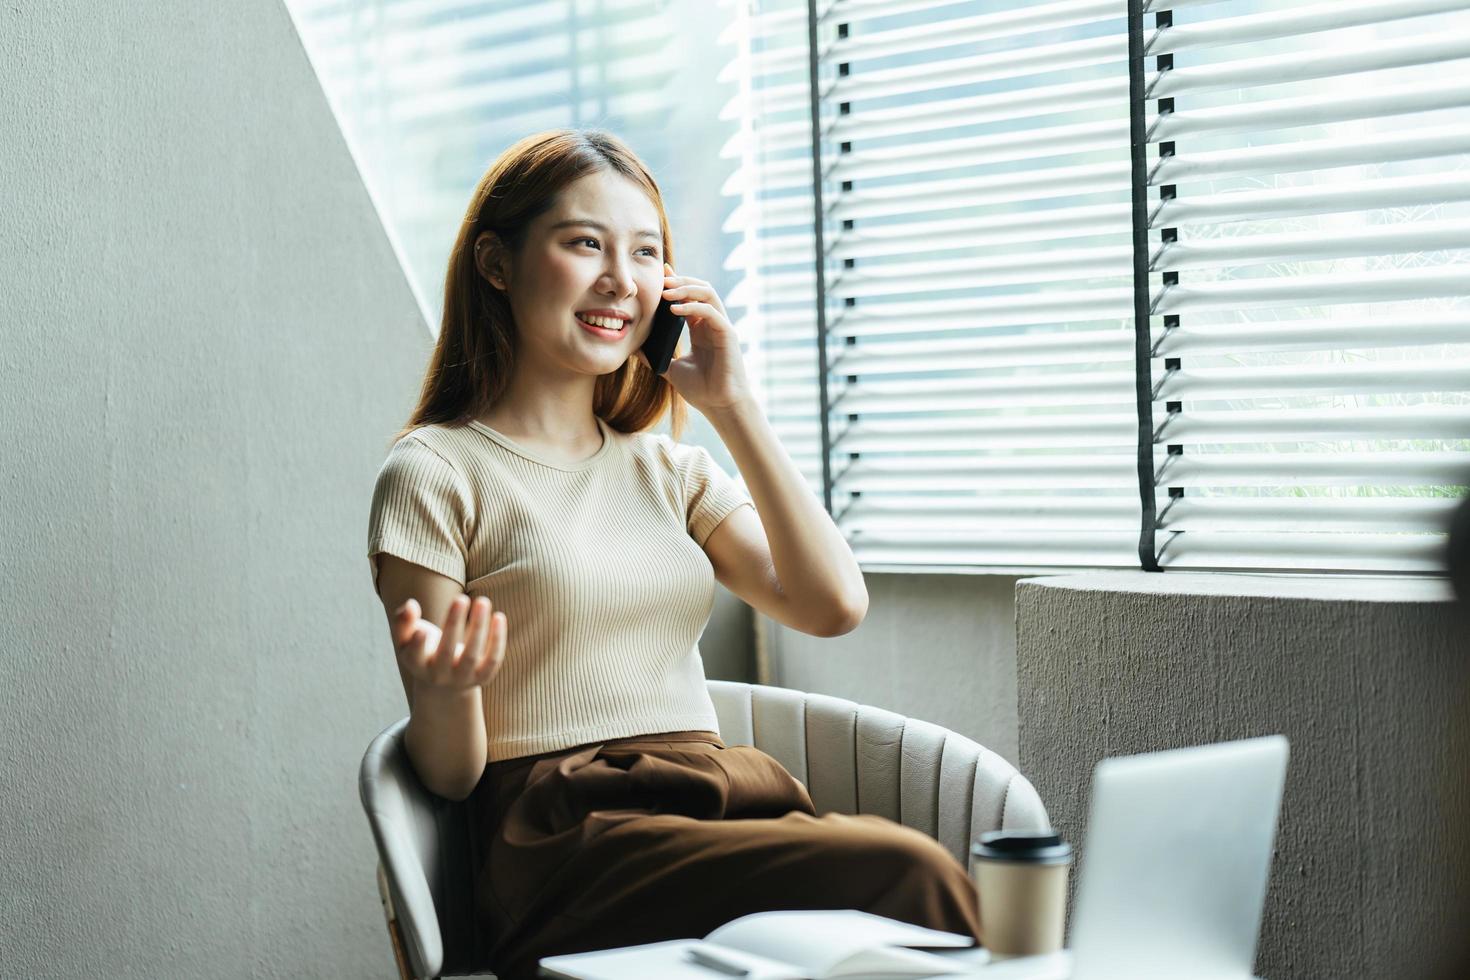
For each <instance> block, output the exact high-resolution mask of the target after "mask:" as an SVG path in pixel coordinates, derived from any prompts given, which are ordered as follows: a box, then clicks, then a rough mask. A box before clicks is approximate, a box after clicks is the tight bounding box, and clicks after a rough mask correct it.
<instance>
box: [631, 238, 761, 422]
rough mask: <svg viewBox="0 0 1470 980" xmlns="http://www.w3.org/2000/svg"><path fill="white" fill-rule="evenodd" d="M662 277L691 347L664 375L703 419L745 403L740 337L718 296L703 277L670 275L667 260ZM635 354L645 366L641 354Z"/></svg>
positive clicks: (746, 391) (746, 389)
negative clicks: (682, 322) (684, 327)
mask: <svg viewBox="0 0 1470 980" xmlns="http://www.w3.org/2000/svg"><path fill="white" fill-rule="evenodd" d="M664 273H665V274H664V291H663V296H664V298H665V299H667V300H669V301H670V302H671V303H672V304H673V311H674V313H675V314H676V315H678V316H682V317H684V318H685V320H684V322H685V323H687V324H688V326H689V343H690V347H691V349H690V352H689V353H688V354H685V355H684V356H683V357H679V358H675V359H674V360H671V361H670V362H669V369H668V371H667V372H665V374H664V377H666V378H668V379H669V383H670V384H672V385H673V386H674V390H675V391H677V392H678V393H679V394H680V395H681V396H683V398H684V400H685V401H687V402H689V404H691V405H693V406H694V407H695V408H697V409H698V410H699V411H700V412H701V413H703V414H705V415H709V414H710V413H711V412H719V411H721V410H724V409H728V408H733V407H734V406H736V405H737V404H739V403H740V402H742V401H744V400H746V399H749V398H750V397H751V394H752V393H751V390H750V385H749V383H748V382H747V381H746V379H745V361H744V359H743V358H742V357H741V356H740V339H739V338H738V337H736V336H735V327H734V326H732V325H731V323H730V317H729V315H728V314H727V313H726V312H725V306H724V304H723V303H721V302H720V297H719V294H718V293H716V292H715V290H714V287H713V286H711V285H710V284H709V283H707V282H705V281H704V280H703V279H695V278H693V277H692V276H679V275H675V274H674V267H673V266H671V265H669V264H668V263H667V262H665V263H664ZM637 356H638V357H639V358H642V360H643V363H644V364H647V363H648V358H647V357H646V356H644V354H643V352H642V351H641V350H640V351H639V352H638V354H637Z"/></svg>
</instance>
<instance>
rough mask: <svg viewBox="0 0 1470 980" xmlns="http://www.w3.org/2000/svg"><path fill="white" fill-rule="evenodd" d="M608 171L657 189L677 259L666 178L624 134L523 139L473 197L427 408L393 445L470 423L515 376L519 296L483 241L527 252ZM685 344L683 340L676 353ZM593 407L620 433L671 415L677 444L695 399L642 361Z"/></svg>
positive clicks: (567, 133)
mask: <svg viewBox="0 0 1470 980" xmlns="http://www.w3.org/2000/svg"><path fill="white" fill-rule="evenodd" d="M609 170H610V171H613V172H615V173H618V174H621V175H622V176H624V177H626V178H628V179H629V180H631V181H633V182H635V183H637V184H639V185H641V186H642V187H643V189H644V190H645V191H646V192H647V193H648V197H649V199H650V200H651V201H652V202H653V206H654V207H655V208H656V209H657V210H658V224H659V232H660V233H661V234H662V235H663V253H664V261H666V262H668V263H669V264H670V265H673V264H674V243H673V235H672V234H671V233H670V231H669V218H668V214H667V213H666V212H665V211H664V201H663V195H662V194H661V193H660V192H659V189H658V183H657V182H656V181H655V180H654V179H653V175H652V174H651V173H649V171H648V167H647V166H646V165H645V164H644V163H643V161H642V160H640V159H639V158H638V155H637V154H635V153H634V152H633V151H632V150H631V149H629V148H628V146H627V145H626V144H624V143H623V141H622V140H620V139H618V138H617V137H616V136H613V135H612V134H611V133H608V132H604V131H602V130H595V129H587V130H576V129H552V130H547V131H545V132H541V133H536V134H534V135H532V136H527V137H525V138H524V139H522V140H520V141H519V142H517V143H515V144H514V145H513V146H511V147H510V148H509V149H507V150H506V151H505V152H503V153H501V154H500V156H499V157H497V158H496V160H495V162H494V163H492V164H491V165H490V169H489V170H487V171H485V175H484V176H483V177H481V178H480V182H479V184H478V185H477V186H476V187H475V193H474V195H473V196H472V197H471V198H470V205H469V208H468V209H467V210H466V211H465V216H464V220H463V221H462V222H461V223H460V227H459V235H458V236H457V237H456V238H455V240H454V247H453V248H452V249H451V250H450V252H449V271H448V272H447V273H446V274H445V277H444V319H443V321H442V323H441V325H440V328H439V339H438V341H437V342H435V344H434V352H433V354H432V356H431V357H430V358H429V366H428V369H427V370H426V371H425V373H424V382H423V386H422V388H421V389H420V391H419V401H418V404H417V405H416V406H415V407H414V410H413V413H412V414H411V415H410V416H409V419H408V423H407V424H406V425H405V426H404V427H403V429H402V430H400V431H399V432H398V434H397V435H395V436H394V437H393V442H397V441H398V440H399V439H400V438H402V437H403V436H405V435H407V434H408V433H410V432H412V431H413V430H414V429H416V428H418V427H419V426H422V425H431V424H435V423H439V424H444V425H464V424H465V423H466V422H468V421H469V420H470V419H472V418H475V417H477V416H479V415H481V414H482V413H483V412H485V411H486V410H487V409H488V408H490V406H492V405H494V404H495V403H496V402H498V401H499V400H500V397H501V396H502V395H503V394H504V393H505V389H506V387H507V386H508V385H509V384H510V379H511V377H512V375H513V374H514V373H515V368H516V340H517V337H516V326H515V322H514V320H513V319H512V317H511V311H510V300H509V298H508V297H507V296H506V295H504V294H503V293H501V292H500V291H499V290H497V289H495V288H494V287H492V286H491V285H490V283H489V282H487V281H486V280H485V277H484V276H483V275H481V274H480V272H479V270H478V269H477V268H476V267H475V256H474V245H475V239H476V238H478V237H479V235H480V234H481V233H482V232H485V231H491V232H494V233H495V234H496V235H498V236H499V237H500V239H501V241H502V242H504V243H505V247H506V248H508V249H509V250H510V251H511V254H512V255H518V254H519V253H520V250H521V248H522V247H523V246H524V245H525V242H526V236H527V233H528V231H529V226H530V224H531V222H532V221H534V220H535V219H536V218H537V217H538V216H539V215H541V214H544V213H545V212H547V211H549V210H551V208H552V205H553V204H554V203H555V200H556V195H557V194H558V193H560V192H561V190H562V189H563V188H564V187H566V186H567V185H568V184H570V183H572V182H573V181H575V180H578V179H579V178H581V177H585V176H587V175H588V174H591V173H596V172H599V171H609ZM685 350H686V347H685V342H684V341H683V340H680V342H679V346H678V348H676V349H675V351H674V356H676V357H677V356H679V355H681V354H683V353H684V352H685ZM592 411H593V413H594V414H596V415H597V416H598V417H600V418H601V419H602V420H603V421H604V422H606V423H607V424H608V425H609V426H610V427H612V428H613V429H616V430H618V431H619V432H641V431H643V430H645V429H651V428H653V427H654V426H655V425H657V424H658V422H659V420H660V419H661V418H663V415H664V412H665V411H667V412H669V414H670V428H671V429H672V433H673V437H674V439H675V440H676V441H677V440H678V438H679V436H680V435H681V433H682V432H683V430H684V427H685V425H686V424H687V420H688V406H687V403H686V402H685V401H684V399H683V398H682V397H680V396H679V394H678V392H676V391H675V390H674V387H673V385H671V384H669V382H668V379H667V378H665V377H663V376H661V375H656V374H654V373H653V371H652V370H650V369H649V368H648V367H647V366H645V365H644V363H643V362H642V361H641V360H639V359H638V358H637V357H630V358H628V360H627V361H626V362H625V363H624V364H623V366H622V367H620V368H618V369H617V370H616V371H614V372H612V373H611V374H605V375H603V376H602V377H600V378H598V379H597V385H596V387H595V388H594V389H593V395H592Z"/></svg>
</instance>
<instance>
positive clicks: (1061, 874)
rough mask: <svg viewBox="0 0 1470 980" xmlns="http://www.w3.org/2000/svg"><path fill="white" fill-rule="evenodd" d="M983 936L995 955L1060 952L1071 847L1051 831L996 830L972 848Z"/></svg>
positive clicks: (1033, 954) (986, 944) (983, 835)
mask: <svg viewBox="0 0 1470 980" xmlns="http://www.w3.org/2000/svg"><path fill="white" fill-rule="evenodd" d="M970 856H971V861H970V873H971V874H972V875H973V876H974V878H975V887H976V888H977V889H978V890H979V892H980V934H981V940H982V942H983V943H984V945H985V948H986V949H988V950H990V955H991V956H993V957H1007V956H1038V955H1041V954H1043V953H1055V952H1057V951H1058V950H1060V949H1061V948H1062V932H1063V927H1064V926H1065V924H1066V923H1065V919H1066V908H1067V872H1068V871H1069V870H1070V869H1071V867H1072V845H1071V844H1068V843H1067V842H1066V841H1064V840H1062V839H1061V837H1059V836H1057V835H1056V834H1055V833H1053V832H1051V831H1039V832H1038V831H1004V830H998V831H992V832H991V833H988V834H981V835H980V840H979V842H978V843H975V844H972V845H971V846H970Z"/></svg>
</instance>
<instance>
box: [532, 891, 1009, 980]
mask: <svg viewBox="0 0 1470 980" xmlns="http://www.w3.org/2000/svg"><path fill="white" fill-rule="evenodd" d="M974 944H975V941H974V940H973V939H972V938H970V937H969V936H962V935H958V934H956V933H952V932H940V931H939V930H937V929H925V928H923V927H921V926H914V925H909V924H908V923H906V922H898V921H895V920H893V919H886V918H884V917H883V916H880V915H871V914H869V913H867V912H858V911H854V910H850V909H848V910H840V911H825V910H793V911H781V912H755V913H752V914H751V915H744V916H741V917H740V918H738V919H735V920H734V921H732V922H727V923H725V924H724V925H722V926H720V927H719V928H718V929H716V930H714V931H713V932H711V933H710V934H709V935H707V936H705V937H704V938H703V939H671V940H668V941H666V942H661V943H647V944H645V945H642V946H628V947H626V948H623V949H609V950H601V951H598V952H593V953H569V954H567V955H564V956H548V957H547V958H545V959H543V960H542V961H541V975H542V976H543V977H553V978H558V980H648V978H650V977H659V978H661V980H729V978H731V977H744V978H745V980H806V978H816V980H823V978H827V977H849V978H856V977H883V978H902V977H932V976H941V975H945V974H960V973H967V972H970V971H973V970H974V969H975V967H976V966H978V965H979V964H980V961H979V960H977V959H976V958H975V957H974V956H970V957H967V958H966V959H965V960H964V961H963V962H958V961H956V960H953V959H948V958H946V957H942V956H935V955H933V954H931V953H926V952H923V951H922V949H909V948H906V947H911V946H912V947H935V948H951V949H958V948H964V947H969V946H973V945H974ZM975 952H976V953H977V954H979V955H980V957H981V958H982V959H983V956H984V953H983V951H980V950H976V951H975Z"/></svg>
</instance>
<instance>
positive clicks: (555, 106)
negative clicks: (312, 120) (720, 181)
mask: <svg viewBox="0 0 1470 980" xmlns="http://www.w3.org/2000/svg"><path fill="white" fill-rule="evenodd" d="M287 6H288V9H289V10H290V11H291V13H292V16H293V17H294V19H295V22H296V24H297V28H298V30H299V32H300V34H301V36H302V38H303V40H304V41H305V42H306V44H307V49H308V51H309V52H310V54H311V60H312V64H313V66H314V68H315V69H316V72H317V75H318V76H319V77H320V79H321V81H322V87H323V89H324V90H325V91H326V93H327V94H328V96H329V97H330V98H331V102H332V106H333V109H334V111H335V112H336V114H337V118H338V121H339V122H340V123H341V125H342V127H343V129H344V131H345V133H346V135H347V136H348V138H349V139H348V143H349V146H351V147H352V149H353V151H354V156H355V157H356V159H357V162H358V165H359V166H360V167H361V168H362V170H363V171H364V175H365V176H366V177H367V179H368V185H369V188H370V189H371V190H372V191H374V192H375V197H376V200H377V202H378V205H379V208H380V210H384V211H386V212H387V213H385V215H384V218H385V225H386V227H387V228H388V230H389V233H390V235H392V236H393V237H394V239H395V240H396V242H397V244H398V247H399V248H401V250H402V252H403V255H404V259H405V263H406V264H407V265H408V267H409V269H410V272H411V273H415V274H416V275H414V277H413V278H414V279H416V280H417V282H419V283H421V284H422V286H421V291H422V294H423V298H422V300H421V303H422V304H423V305H424V307H425V312H426V313H427V314H428V316H429V321H430V323H431V324H432V325H433V326H434V328H435V329H437V327H438V320H439V316H440V313H441V311H442V303H443V292H442V289H443V277H444V268H445V262H446V260H447V258H448V254H449V248H450V246H451V244H452V243H453V239H454V231H455V229H456V228H457V225H458V222H459V220H460V218H461V217H462V216H463V214H464V208H465V204H466V202H467V201H468V193H469V190H470V189H471V188H473V187H474V185H475V182H476V181H477V180H478V179H479V177H480V176H481V174H483V173H484V170H485V167H486V166H487V165H488V164H489V162H490V161H491V160H493V159H494V158H495V157H496V156H497V155H498V154H499V153H500V152H501V151H502V150H504V149H505V148H506V147H507V146H509V145H510V144H511V143H513V142H515V141H516V140H518V139H520V138H521V137H523V136H527V135H529V134H531V133H534V132H537V131H540V130H543V129H551V128H556V127H563V126H599V127H604V128H607V129H611V130H612V131H613V132H615V133H617V134H618V135H619V136H621V137H623V138H624V139H625V140H627V141H628V142H629V144H630V145H632V146H633V147H635V148H637V149H639V150H640V151H642V152H643V154H644V155H645V156H646V158H647V159H648V161H649V164H650V166H652V167H654V168H655V172H658V173H660V174H661V176H662V177H663V179H664V180H665V183H666V184H667V183H669V182H671V181H670V180H669V178H670V176H674V177H676V178H679V179H685V178H687V177H692V176H700V175H698V174H697V170H698V168H699V167H700V166H702V165H703V163H702V161H693V162H686V161H689V155H688V154H687V153H684V152H678V153H677V155H676V150H679V151H682V148H680V147H675V146H674V145H672V141H671V140H670V139H669V127H670V119H671V118H673V117H674V116H675V115H676V114H678V113H680V112H682V111H685V107H689V108H690V109H692V110H693V113H698V114H702V115H705V116H708V115H712V114H713V111H714V109H715V108H717V107H718V105H719V104H720V103H721V102H723V101H724V100H723V98H721V99H718V100H716V99H714V98H711V97H708V96H706V95H705V93H704V92H703V87H704V84H705V81H706V79H705V78H704V77H703V76H702V75H700V74H699V73H691V72H689V71H688V70H687V69H686V67H685V65H684V61H683V57H684V56H683V50H684V49H683V45H682V42H681V41H680V39H679V25H678V23H677V21H676V20H675V19H674V18H672V17H670V16H669V15H668V9H667V8H668V0H580V2H579V0H544V2H537V3H520V2H511V0H288V3H287ZM691 74H693V75H694V76H696V77H694V78H691V77H690V76H691ZM681 78H682V79H683V82H682V84H676V81H677V80H679V79H681ZM680 125H681V128H682V130H683V132H684V135H686V136H691V137H692V138H694V139H699V138H701V137H702V136H704V135H706V130H705V128H704V127H701V126H699V125H698V124H692V123H690V121H688V120H681V123H680ZM666 159H670V160H671V161H677V164H676V163H674V162H670V163H669V164H668V165H665V160H666ZM671 172H672V174H671ZM695 182H697V183H705V182H706V181H705V180H703V179H701V180H698V181H695ZM666 190H667V187H666ZM675 192H676V194H677V188H676V191H675ZM686 224H692V222H686ZM686 237H688V236H686Z"/></svg>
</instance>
